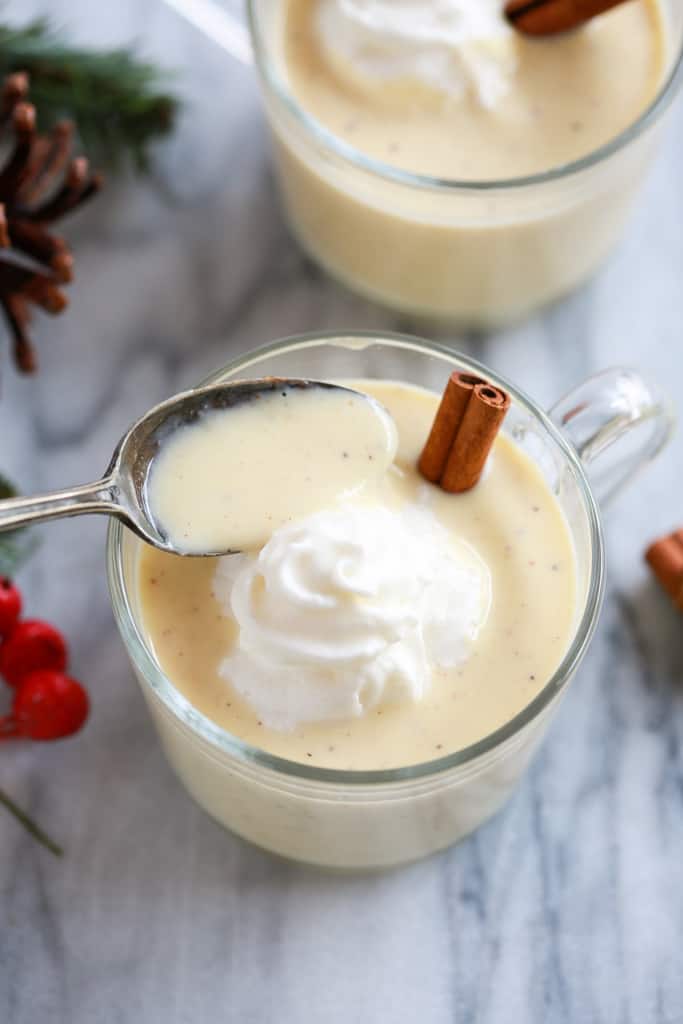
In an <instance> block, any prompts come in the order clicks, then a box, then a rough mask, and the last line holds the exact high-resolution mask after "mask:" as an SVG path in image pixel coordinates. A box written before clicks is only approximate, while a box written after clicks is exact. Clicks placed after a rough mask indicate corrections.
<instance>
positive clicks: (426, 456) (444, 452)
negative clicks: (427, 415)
mask: <svg viewBox="0 0 683 1024" xmlns="http://www.w3.org/2000/svg"><path fill="white" fill-rule="evenodd" d="M482 383H483V381H482V379H481V377H474V376H472V374H469V373H460V372H459V371H456V372H455V373H452V374H451V375H450V377H449V378H448V384H447V385H446V390H445V391H444V393H443V398H442V399H441V404H440V405H439V408H438V410H437V413H436V416H435V417H434V423H433V424H432V429H431V431H430V432H429V437H428V438H427V443H426V444H425V446H424V448H423V450H422V455H421V456H420V461H419V463H418V468H419V470H420V472H421V473H422V476H423V477H425V479H427V480H429V481H430V482H431V483H433V484H436V483H438V482H439V480H440V479H441V474H442V473H443V471H444V469H445V466H446V462H447V461H448V456H449V453H450V450H451V448H452V447H453V442H454V441H455V435H456V434H457V432H458V430H459V428H460V424H461V423H462V421H463V417H464V415H465V411H466V409H467V405H468V403H469V400H470V398H471V396H472V392H473V390H474V388H475V387H476V386H477V384H482Z"/></svg>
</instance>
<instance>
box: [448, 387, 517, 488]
mask: <svg viewBox="0 0 683 1024" xmlns="http://www.w3.org/2000/svg"><path fill="white" fill-rule="evenodd" d="M509 408H510V396H509V395H508V394H507V393H506V392H505V391H502V390H501V389H500V388H494V387H493V385H492V384H485V383H484V384H477V386H476V387H475V388H474V390H473V392H472V397H471V398H470V401H469V403H468V406H467V410H466V411H465V415H464V417H463V421H462V424H461V426H460V429H459V431H458V433H457V435H456V438H455V441H454V442H453V447H452V448H451V450H450V453H449V456H448V461H447V462H446V467H445V469H444V471H443V473H442V475H441V481H440V483H441V486H442V488H443V489H444V491H448V492H449V494H460V493H461V492H462V491H469V490H470V489H471V488H472V487H474V485H475V484H476V483H477V482H478V481H479V477H480V476H481V474H482V472H483V469H484V466H485V465H486V460H487V458H488V456H489V452H490V451H491V446H492V445H493V442H494V441H495V439H496V436H497V434H498V431H499V430H500V426H501V424H502V422H503V420H504V419H505V414H506V413H507V411H508V409H509Z"/></svg>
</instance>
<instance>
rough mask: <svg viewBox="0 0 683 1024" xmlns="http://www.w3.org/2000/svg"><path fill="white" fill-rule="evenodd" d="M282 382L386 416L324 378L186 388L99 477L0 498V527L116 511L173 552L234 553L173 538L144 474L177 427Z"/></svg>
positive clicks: (125, 442)
mask: <svg viewBox="0 0 683 1024" xmlns="http://www.w3.org/2000/svg"><path fill="white" fill-rule="evenodd" d="M283 387H286V388H288V389H294V390H296V389H311V388H321V389H326V390H330V391H342V392H346V393H349V394H352V395H353V396H354V397H355V398H361V399H366V400H367V401H368V402H369V403H370V404H371V405H373V406H374V407H376V409H377V411H378V413H379V412H380V411H381V413H382V414H383V415H384V416H386V412H385V411H384V410H383V408H382V406H381V405H380V404H379V403H378V402H376V401H375V399H374V398H371V397H370V396H369V395H365V394H362V393H361V392H357V391H354V390H352V389H351V388H346V387H343V386H342V385H339V384H330V383H328V382H326V381H316V380H301V379H298V378H289V377H287V378H285V377H266V378H263V379H260V380H242V381H234V382H232V383H227V384H214V385H211V386H209V387H205V388H197V389H195V390H193V391H185V392H182V393H181V394H179V395H175V396H174V397H173V398H169V399H167V401H165V402H162V403H161V404H160V405H157V406H155V407H154V408H153V409H150V411H149V412H148V413H146V414H145V415H144V416H143V417H142V418H141V419H139V420H138V421H137V423H135V424H133V426H132V427H131V428H130V430H129V431H128V433H127V434H125V436H124V437H123V438H122V439H121V441H119V443H118V445H117V447H116V450H115V452H114V455H113V456H112V459H111V462H110V463H109V467H108V469H107V471H106V473H105V475H104V476H103V477H102V479H101V480H97V481H96V482H95V483H91V484H83V485H81V486H80V487H69V488H65V489H64V490H60V491H52V492H51V493H49V494H41V495H37V496H35V497H20V498H9V499H6V500H4V501H0V533H1V532H3V531H5V530H13V529H16V528H17V527H19V526H26V525H28V524H30V523H36V522H43V521H46V520H48V519H61V518H63V517H66V516H78V515H83V514H84V513H94V512H99V513H104V514H105V515H110V516H116V518H117V519H120V520H121V521H122V522H123V523H125V524H126V526H128V527H129V528H130V529H131V530H133V531H134V532H135V533H137V534H138V536H140V537H142V539H143V540H145V541H147V543H148V544H152V545H153V546H154V547H157V548H161V550H163V551H170V552H172V553H173V554H177V555H189V554H193V555H197V554H201V555H205V556H206V555H223V554H229V553H234V549H228V550H221V551H202V552H196V551H192V552H190V551H184V550H182V549H181V548H179V547H178V546H177V545H174V544H172V543H171V542H170V541H169V539H168V537H167V536H166V535H165V533H164V532H163V530H162V529H161V528H160V527H159V526H158V525H157V523H156V522H155V520H154V516H153V514H152V512H151V510H150V507H149V502H148V498H147V486H146V484H147V479H148V477H149V473H150V470H151V468H152V465H153V463H154V459H155V458H156V456H157V454H158V453H159V451H160V450H161V447H162V445H163V444H164V443H165V442H166V441H167V440H168V439H169V438H170V437H171V435H172V434H174V433H175V431H176V430H178V429H179V428H181V427H183V426H186V425H188V424H191V423H193V422H195V421H196V420H197V419H198V418H199V417H200V416H202V415H203V414H205V413H207V412H210V411H212V410H218V409H230V408H234V407H235V406H239V405H241V404H242V403H244V402H248V401H252V400H253V399H255V398H259V397H261V396H263V395H265V394H268V393H270V392H273V391H277V390H279V389H282V388H283Z"/></svg>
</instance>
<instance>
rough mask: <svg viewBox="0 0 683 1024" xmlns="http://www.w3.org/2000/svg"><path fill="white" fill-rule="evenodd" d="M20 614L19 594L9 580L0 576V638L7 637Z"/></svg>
mask: <svg viewBox="0 0 683 1024" xmlns="http://www.w3.org/2000/svg"><path fill="white" fill-rule="evenodd" d="M20 614H21V594H20V593H19V591H18V590H17V588H16V587H15V586H14V584H13V583H12V581H11V580H8V579H7V577H6V576H0V637H3V636H9V634H10V633H11V632H12V630H13V629H14V627H15V626H16V624H17V620H18V619H19V616H20Z"/></svg>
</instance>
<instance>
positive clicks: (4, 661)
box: [0, 619, 66, 686]
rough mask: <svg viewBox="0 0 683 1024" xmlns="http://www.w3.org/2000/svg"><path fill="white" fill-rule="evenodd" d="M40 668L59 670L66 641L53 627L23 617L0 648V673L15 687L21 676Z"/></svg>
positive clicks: (61, 670)
mask: <svg viewBox="0 0 683 1024" xmlns="http://www.w3.org/2000/svg"><path fill="white" fill-rule="evenodd" d="M40 668H49V669H54V670H55V671H56V672H63V671H64V669H65V668H66V643H65V641H64V637H63V636H62V634H61V633H60V632H59V630H56V629H55V628H54V626H50V625H48V623H47V622H41V621H40V620H39V619H26V620H25V621H24V622H19V623H18V624H17V625H16V626H15V627H14V629H13V630H12V632H11V633H10V635H9V636H8V637H7V639H6V640H5V642H4V643H3V645H2V647H0V674H2V675H3V676H4V677H5V679H6V680H7V682H8V683H9V684H10V686H18V685H19V683H20V682H21V681H22V679H24V677H25V676H27V675H29V673H31V672H35V671H36V670H37V669H40Z"/></svg>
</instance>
